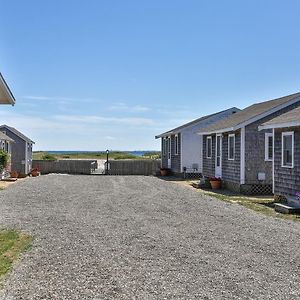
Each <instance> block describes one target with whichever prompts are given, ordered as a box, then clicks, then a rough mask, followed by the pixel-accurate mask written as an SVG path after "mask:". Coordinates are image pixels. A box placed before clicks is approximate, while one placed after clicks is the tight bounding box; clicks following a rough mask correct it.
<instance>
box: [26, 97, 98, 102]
mask: <svg viewBox="0 0 300 300" xmlns="http://www.w3.org/2000/svg"><path fill="white" fill-rule="evenodd" d="M21 98H22V99H25V100H34V101H50V102H73V101H85V102H92V101H98V100H96V99H92V98H73V97H60V96H55V97H49V96H33V95H28V96H23V97H21Z"/></svg>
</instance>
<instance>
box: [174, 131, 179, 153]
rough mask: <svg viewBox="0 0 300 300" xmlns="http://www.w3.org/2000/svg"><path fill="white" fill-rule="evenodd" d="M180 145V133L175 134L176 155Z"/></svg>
mask: <svg viewBox="0 0 300 300" xmlns="http://www.w3.org/2000/svg"><path fill="white" fill-rule="evenodd" d="M178 147H179V141H178V135H177V134H176V135H175V155H178Z"/></svg>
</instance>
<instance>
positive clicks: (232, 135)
mask: <svg viewBox="0 0 300 300" xmlns="http://www.w3.org/2000/svg"><path fill="white" fill-rule="evenodd" d="M231 137H233V158H230V157H229V155H230V143H229V141H230V138H231ZM234 158H235V134H234V133H231V134H228V160H234Z"/></svg>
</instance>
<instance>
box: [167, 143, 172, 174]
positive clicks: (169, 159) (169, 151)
mask: <svg viewBox="0 0 300 300" xmlns="http://www.w3.org/2000/svg"><path fill="white" fill-rule="evenodd" d="M167 142H168V168H169V169H170V168H171V166H172V162H171V137H168V139H167Z"/></svg>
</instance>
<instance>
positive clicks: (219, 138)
mask: <svg viewBox="0 0 300 300" xmlns="http://www.w3.org/2000/svg"><path fill="white" fill-rule="evenodd" d="M215 176H216V177H222V135H221V134H217V135H216V162H215Z"/></svg>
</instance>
